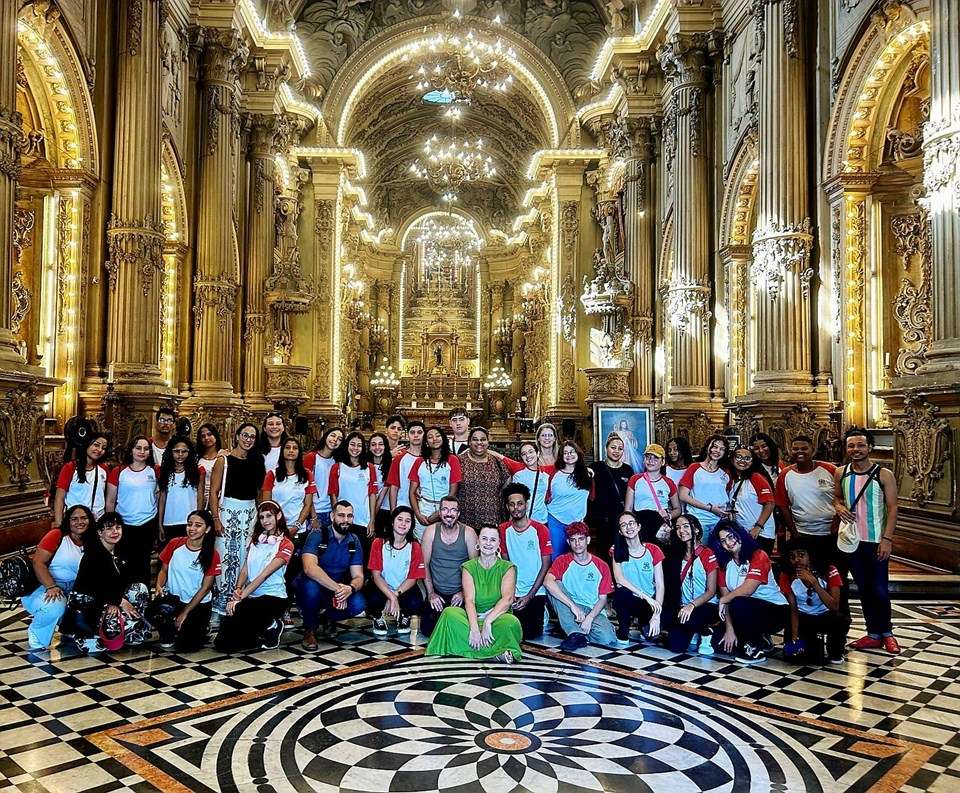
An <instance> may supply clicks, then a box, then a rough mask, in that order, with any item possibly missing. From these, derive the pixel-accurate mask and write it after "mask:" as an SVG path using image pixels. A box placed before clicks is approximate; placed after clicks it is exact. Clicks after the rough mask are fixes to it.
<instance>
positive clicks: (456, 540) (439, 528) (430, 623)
mask: <svg viewBox="0 0 960 793" xmlns="http://www.w3.org/2000/svg"><path fill="white" fill-rule="evenodd" d="M477 543H478V540H477V533H476V532H475V531H474V530H473V529H472V528H471V527H470V526H467V525H465V524H463V523H461V522H460V502H459V501H457V499H456V497H454V496H444V497H443V498H442V499H440V522H439V523H434V524H432V525H430V526H428V527H427V530H426V531H425V532H424V534H423V541H422V542H421V546H422V548H423V563H424V566H425V567H426V573H427V574H426V578H425V580H424V583H425V584H426V586H427V602H426V603H424V605H423V612H422V613H421V615H420V632H421V633H423V634H424V635H425V636H429V635H430V634H431V633H433V628H434V626H435V625H436V624H437V620H438V619H439V618H440V612H442V611H443V610H444V609H445V608H446V607H447V606H462V605H463V588H462V586H463V585H462V583H461V582H462V578H461V575H460V567H461V565H462V564H463V563H464V562H466V561H469V560H470V559H476V558H477V554H478V553H479V551H478V549H477Z"/></svg>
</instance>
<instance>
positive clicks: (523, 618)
mask: <svg viewBox="0 0 960 793" xmlns="http://www.w3.org/2000/svg"><path fill="white" fill-rule="evenodd" d="M503 501H504V505H505V506H506V508H507V514H509V515H510V519H509V520H507V521H505V522H504V523H501V524H500V548H501V552H502V553H503V555H504V558H506V559H509V560H510V561H511V562H513V563H514V564H515V565H516V566H517V595H516V598H515V599H514V601H513V613H514V615H515V616H516V617H517V619H518V620H520V626H521V628H522V629H523V638H524V639H528V640H529V639H538V638H540V637H541V636H542V635H543V617H544V609H545V608H546V600H547V598H546V590H545V589H544V588H543V580H544V579H545V578H546V577H547V571H548V570H549V569H550V561H551V559H552V558H553V547H552V546H551V544H550V530H549V529H548V528H547V527H546V526H545V525H544V524H543V523H540V522H538V521H535V520H531V519H530V516H529V515H528V514H527V513H528V507H529V504H530V490H529V489H528V488H527V486H526V485H522V484H519V483H517V482H515V483H513V484H510V485H507V486H506V487H505V488H504V490H503Z"/></svg>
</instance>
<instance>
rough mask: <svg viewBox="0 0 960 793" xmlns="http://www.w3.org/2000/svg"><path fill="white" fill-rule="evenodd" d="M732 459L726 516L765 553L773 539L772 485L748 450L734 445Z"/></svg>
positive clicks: (754, 455)
mask: <svg viewBox="0 0 960 793" xmlns="http://www.w3.org/2000/svg"><path fill="white" fill-rule="evenodd" d="M732 460H733V479H731V480H730V481H729V482H728V483H727V507H728V509H729V510H730V515H731V517H732V519H733V520H735V521H736V522H737V523H738V524H739V525H740V526H742V527H743V528H745V529H746V530H747V531H749V532H750V535H751V536H752V537H753V538H754V539H755V540H756V541H757V544H758V545H759V546H760V547H761V548H763V550H764V551H766V552H767V555H768V556H769V555H770V554H771V553H773V546H774V545H775V544H776V541H777V527H776V524H775V523H774V520H773V508H774V503H773V487H771V485H770V482H769V480H768V479H767V477H766V476H765V475H764V474H763V473H762V469H763V465H762V464H761V462H760V458H759V457H758V456H757V455H756V454H754V452H753V451H752V450H751V449H749V448H747V447H746V446H738V447H737V448H736V449H735V450H734V452H733V457H732Z"/></svg>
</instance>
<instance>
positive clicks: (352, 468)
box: [327, 430, 377, 561]
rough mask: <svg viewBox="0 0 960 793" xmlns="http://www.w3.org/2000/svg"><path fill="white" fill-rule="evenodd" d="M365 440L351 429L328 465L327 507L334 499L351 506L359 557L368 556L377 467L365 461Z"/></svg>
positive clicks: (371, 535) (366, 557)
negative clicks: (357, 539)
mask: <svg viewBox="0 0 960 793" xmlns="http://www.w3.org/2000/svg"><path fill="white" fill-rule="evenodd" d="M367 456H368V453H367V444H366V441H365V440H364V439H363V434H362V433H360V432H357V431H356V430H354V431H353V432H351V433H350V434H349V435H347V437H346V438H344V440H343V443H342V444H341V446H340V448H339V449H338V450H337V455H336V457H337V461H336V462H335V463H334V464H333V468H331V469H330V483H329V485H328V487H327V490H328V491H329V493H330V508H331V509H332V508H333V505H334V504H336V503H337V502H338V501H346V502H348V503H349V504H350V506H352V507H353V525H354V526H355V527H356V528H355V531H356V533H357V537H359V538H360V542H361V543H362V544H363V558H364V561H366V560H367V559H368V558H369V557H370V544H371V543H372V542H373V535H374V533H375V531H376V526H375V524H374V522H373V521H374V516H375V514H376V504H377V471H376V469H375V468H374V467H373V465H372V464H371V463H369V462H368V461H367Z"/></svg>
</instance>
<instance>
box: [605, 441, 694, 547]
mask: <svg viewBox="0 0 960 793" xmlns="http://www.w3.org/2000/svg"><path fill="white" fill-rule="evenodd" d="M665 458H666V452H665V451H664V448H663V447H662V446H660V445H659V444H657V443H651V444H648V445H647V448H646V449H645V450H644V452H643V471H642V472H637V473H636V474H634V475H633V476H632V477H630V481H629V482H628V483H627V498H626V505H625V508H624V510H623V511H625V512H634V513H637V512H641V511H643V510H650V511H653V512H656V513H657V514H658V515H659V516H660V518H661V521H662V523H661V525H660V527H659V528H658V529H657V542H659V543H662V544H663V545H664V546H666V544H667V541H668V540H669V538H670V527H671V525H672V523H673V519H674V518H675V517H676V516H677V515H679V514H680V496H679V495H678V493H677V486H676V485H675V484H674V483H673V480H672V479H670V478H669V477H666V476H664V475H663V473H662V472H663V467H664V466H663V463H664V460H665ZM621 514H622V512H621ZM617 519H618V520H619V516H617ZM620 533H621V534H622V531H621V532H620ZM644 539H645V538H644Z"/></svg>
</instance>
